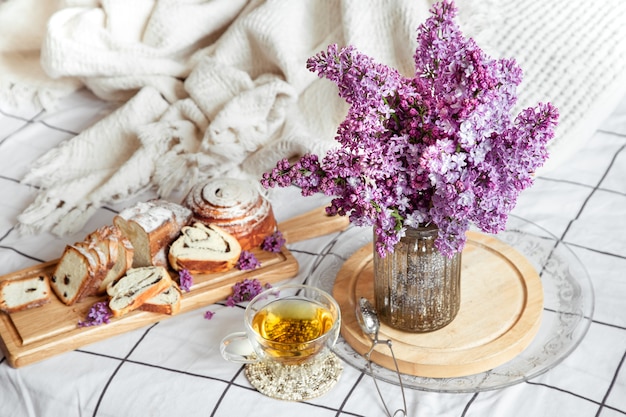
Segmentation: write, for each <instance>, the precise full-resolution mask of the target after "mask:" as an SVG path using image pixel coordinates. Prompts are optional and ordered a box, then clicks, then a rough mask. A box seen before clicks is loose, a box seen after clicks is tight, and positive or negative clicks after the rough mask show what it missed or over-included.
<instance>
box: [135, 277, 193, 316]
mask: <svg viewBox="0 0 626 417" xmlns="http://www.w3.org/2000/svg"><path fill="white" fill-rule="evenodd" d="M182 296H183V295H182V293H181V291H180V288H178V285H176V283H173V284H172V285H171V286H170V287H169V288H168V289H166V290H165V291H163V292H160V293H159V294H157V295H155V296H154V297H152V298H150V299H148V300H146V301H145V302H144V303H143V304H142V305H141V306H140V307H139V309H140V310H143V311H149V312H151V313H161V314H169V315H174V314H176V313H178V312H179V311H180V302H181V299H182Z"/></svg>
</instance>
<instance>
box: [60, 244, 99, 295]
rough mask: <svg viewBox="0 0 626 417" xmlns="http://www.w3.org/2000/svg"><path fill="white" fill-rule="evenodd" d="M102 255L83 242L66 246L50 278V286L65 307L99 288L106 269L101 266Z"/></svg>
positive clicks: (96, 248) (95, 248)
mask: <svg viewBox="0 0 626 417" xmlns="http://www.w3.org/2000/svg"><path fill="white" fill-rule="evenodd" d="M105 258H106V257H105V255H104V253H102V251H101V250H100V249H99V248H98V247H93V246H90V245H89V244H87V243H85V242H78V243H75V244H73V245H67V246H66V247H65V250H64V251H63V255H62V256H61V259H60V260H59V263H58V264H57V266H56V268H55V269H54V272H53V273H52V276H51V278H50V286H51V287H52V289H53V290H54V292H55V293H56V295H57V296H58V297H59V299H60V300H61V301H62V302H63V303H64V304H67V305H72V304H74V303H76V302H78V301H80V300H82V299H83V298H85V297H86V296H87V295H89V294H93V293H94V292H95V291H96V288H98V287H99V285H100V282H101V281H102V279H103V277H104V275H105V274H106V269H105V268H103V266H102V260H103V259H105Z"/></svg>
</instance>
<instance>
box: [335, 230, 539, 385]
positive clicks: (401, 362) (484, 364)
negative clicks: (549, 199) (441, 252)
mask: <svg viewBox="0 0 626 417" xmlns="http://www.w3.org/2000/svg"><path fill="white" fill-rule="evenodd" d="M467 236H468V239H467V244H466V246H465V249H464V251H463V255H462V267H461V308H460V309H459V313H458V314H457V317H456V318H455V319H454V320H453V321H452V323H450V324H449V325H447V326H446V327H444V328H442V329H440V330H436V331H433V332H429V333H410V332H403V331H399V330H396V329H393V328H391V327H389V326H387V325H384V324H382V325H381V328H380V332H379V339H380V340H384V339H390V340H392V345H393V349H394V354H395V356H396V359H397V361H398V368H399V369H400V372H402V373H404V374H407V375H415V376H421V377H432V378H451V377H462V376H467V375H472V374H476V373H480V372H484V371H488V370H490V369H493V368H495V367H496V366H498V365H502V364H503V363H505V362H507V361H509V360H511V359H513V358H514V357H515V356H517V355H518V354H519V353H520V352H522V351H523V350H524V349H525V348H526V347H527V346H528V345H529V344H530V343H531V342H532V340H533V338H534V336H535V335H536V334H537V331H538V330H539V326H540V324H541V316H542V312H543V287H542V285H541V279H540V278H539V275H538V273H537V271H536V270H535V268H534V267H533V266H532V264H530V262H529V261H528V260H527V259H526V258H525V257H524V256H522V255H521V254H520V253H519V252H517V251H516V250H515V249H514V248H512V247H511V246H509V245H507V244H505V243H504V242H502V241H500V240H498V239H496V238H494V237H492V236H488V235H484V234H482V233H476V232H468V235H467ZM373 279H374V271H373V255H372V245H366V246H364V247H362V248H361V249H360V250H358V251H357V252H356V253H355V254H354V255H352V257H350V259H348V261H346V263H345V264H344V265H343V267H342V268H341V270H340V271H339V273H338V274H337V279H336V281H335V285H334V288H333V296H334V297H335V299H336V300H337V302H338V304H339V307H340V308H341V320H342V322H341V334H342V336H343V337H344V339H346V341H347V342H348V344H349V345H350V346H352V348H354V350H356V351H357V352H358V353H359V354H365V353H366V352H367V351H368V350H369V349H370V347H371V340H370V339H369V337H367V336H366V335H365V334H363V332H362V331H361V328H360V326H359V324H358V322H357V318H356V313H355V311H356V306H357V305H358V300H359V299H360V298H361V297H365V298H367V299H368V300H370V302H371V303H372V304H374V285H373ZM371 358H372V361H373V362H375V363H377V364H379V365H381V366H383V367H385V368H388V369H391V370H393V371H395V366H394V362H393V357H392V355H391V353H390V351H389V349H388V348H387V346H386V345H385V344H379V345H378V347H376V349H375V350H374V352H372V355H371Z"/></svg>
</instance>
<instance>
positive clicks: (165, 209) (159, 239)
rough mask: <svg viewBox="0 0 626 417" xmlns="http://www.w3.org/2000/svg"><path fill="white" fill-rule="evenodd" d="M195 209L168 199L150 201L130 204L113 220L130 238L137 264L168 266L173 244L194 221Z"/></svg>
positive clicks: (134, 265)
mask: <svg viewBox="0 0 626 417" xmlns="http://www.w3.org/2000/svg"><path fill="white" fill-rule="evenodd" d="M191 215H192V213H191V210H189V209H188V208H186V207H183V206H182V205H180V204H176V203H172V202H170V201H166V200H150V201H147V202H140V203H137V204H136V205H134V206H132V207H129V208H127V209H125V210H123V211H122V212H120V213H119V214H118V215H117V216H115V217H114V219H113V223H114V225H115V226H116V227H118V228H119V229H120V230H121V231H122V234H123V235H124V236H125V237H126V238H127V239H128V240H130V242H131V244H132V246H133V248H134V250H135V253H134V257H133V267H134V268H138V267H144V266H153V265H154V266H167V250H168V247H169V244H170V243H172V241H174V239H176V238H177V237H178V235H179V234H180V230H181V228H182V227H183V226H186V225H187V224H189V223H190V221H191Z"/></svg>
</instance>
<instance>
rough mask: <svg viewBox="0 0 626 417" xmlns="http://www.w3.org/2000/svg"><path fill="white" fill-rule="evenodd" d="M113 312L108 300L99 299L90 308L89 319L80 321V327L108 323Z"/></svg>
mask: <svg viewBox="0 0 626 417" xmlns="http://www.w3.org/2000/svg"><path fill="white" fill-rule="evenodd" d="M112 315H113V314H112V312H111V310H110V309H109V305H108V304H107V302H106V301H99V302H97V303H94V305H92V306H91V308H89V313H87V319H86V320H85V321H79V322H78V327H90V326H99V325H101V324H108V323H109V321H110V318H111V316H112Z"/></svg>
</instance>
